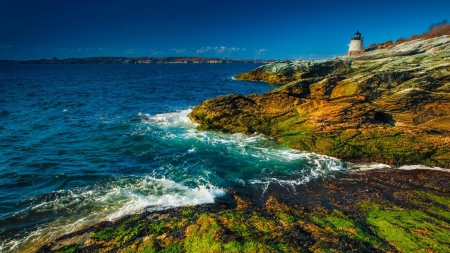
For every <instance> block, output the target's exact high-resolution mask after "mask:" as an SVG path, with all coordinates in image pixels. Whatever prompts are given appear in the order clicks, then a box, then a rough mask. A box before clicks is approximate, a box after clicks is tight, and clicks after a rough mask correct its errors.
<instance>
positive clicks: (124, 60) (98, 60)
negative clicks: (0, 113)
mask: <svg viewBox="0 0 450 253" xmlns="http://www.w3.org/2000/svg"><path fill="white" fill-rule="evenodd" d="M273 61H274V60H255V59H228V58H202V57H189V56H183V57H114V56H105V57H84V58H66V59H59V58H57V57H53V58H51V59H40V60H24V61H18V60H0V63H14V64H152V63H156V64H166V63H169V64H187V63H193V64H198V63H208V64H217V63H235V62H241V63H269V62H273Z"/></svg>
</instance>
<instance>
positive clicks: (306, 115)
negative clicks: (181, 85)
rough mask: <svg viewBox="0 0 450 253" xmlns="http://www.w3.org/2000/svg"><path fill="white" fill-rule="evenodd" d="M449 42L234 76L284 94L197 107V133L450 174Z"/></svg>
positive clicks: (231, 98) (290, 63)
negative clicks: (240, 136)
mask: <svg viewBox="0 0 450 253" xmlns="http://www.w3.org/2000/svg"><path fill="white" fill-rule="evenodd" d="M449 62H450V37H448V36H441V37H436V38H432V39H428V40H421V39H420V40H413V41H408V42H405V43H401V44H396V45H393V46H391V47H387V48H383V49H377V50H372V51H370V52H366V53H364V54H362V55H360V56H357V57H339V58H335V59H327V60H320V61H283V62H273V63H270V64H267V65H264V66H261V67H259V68H257V69H255V70H252V71H249V72H247V73H243V74H240V75H238V76H237V78H238V79H242V80H255V81H265V82H269V83H277V84H282V85H283V86H281V87H279V88H276V89H274V90H271V91H269V92H267V93H265V94H262V95H251V96H241V95H236V94H234V95H229V96H222V97H218V98H215V99H210V100H207V101H205V102H204V103H202V104H201V105H199V106H197V107H196V108H195V109H194V110H193V112H192V113H191V114H190V117H191V119H192V120H193V121H195V122H197V123H199V124H200V128H202V129H206V130H215V131H223V132H232V133H254V132H260V133H264V134H267V135H270V136H272V137H275V138H276V139H278V140H279V141H281V142H283V143H285V144H287V145H288V146H290V147H292V148H296V149H300V150H304V151H312V152H317V153H321V154H326V155H330V156H336V157H339V158H342V159H346V160H348V161H378V162H384V163H388V164H415V163H422V164H427V165H432V166H440V167H446V168H449V167H450V109H449V108H450V92H449V91H450V88H449V87H450V64H449Z"/></svg>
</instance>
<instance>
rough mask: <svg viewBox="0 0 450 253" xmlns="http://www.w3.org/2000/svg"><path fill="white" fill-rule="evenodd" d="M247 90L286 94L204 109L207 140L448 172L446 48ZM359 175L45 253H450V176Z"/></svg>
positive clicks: (426, 45)
mask: <svg viewBox="0 0 450 253" xmlns="http://www.w3.org/2000/svg"><path fill="white" fill-rule="evenodd" d="M237 79H241V80H252V81H263V82H269V83H273V84H276V85H280V86H279V87H276V88H275V89H273V90H271V91H269V92H267V93H265V94H262V95H250V96H242V95H237V94H231V95H227V96H221V97H217V98H213V99H209V100H207V101H205V102H204V103H202V104H201V105H199V106H197V107H196V108H195V109H194V110H193V111H192V113H191V114H190V117H191V119H192V120H193V121H195V122H197V123H199V128H201V129H205V130H214V131H223V132H230V133H254V132H259V133H264V134H266V135H268V136H272V137H274V138H276V139H278V140H279V141H281V142H283V143H285V144H286V145H288V146H290V147H293V148H296V149H299V150H305V151H312V152H317V153H320V154H326V155H331V156H336V157H339V158H342V159H344V160H346V161H350V162H353V161H356V162H370V161H376V162H378V163H381V162H383V163H387V164H394V165H400V164H401V165H403V164H425V165H429V166H439V167H441V168H449V167H450V37H448V36H441V37H436V38H431V39H427V40H412V41H407V42H404V43H401V44H397V45H391V46H389V47H383V48H379V49H375V50H372V51H368V52H365V53H364V54H362V55H360V56H358V57H338V58H335V59H328V60H321V61H283V62H274V63H270V64H267V65H264V66H261V67H259V68H257V69H255V70H252V71H250V72H247V73H243V74H241V75H238V76H237ZM350 167H351V169H349V170H342V171H336V172H334V173H333V174H332V175H330V176H328V177H321V178H316V179H314V180H311V181H309V182H307V183H304V184H289V185H286V184H282V183H276V182H274V183H270V184H268V185H267V187H266V188H261V187H252V186H251V185H247V186H242V188H235V189H230V190H228V193H227V194H226V195H225V196H224V197H222V198H218V199H216V203H215V204H209V205H200V206H188V207H181V208H174V209H167V210H162V211H152V212H150V211H147V212H144V213H142V214H137V215H132V216H128V217H124V218H122V219H120V220H117V221H114V222H102V223H100V224H97V225H95V226H92V227H88V228H85V229H83V230H80V231H78V232H75V233H72V234H68V235H65V236H62V237H60V238H59V239H57V240H55V241H53V242H49V243H46V244H45V245H44V246H42V245H39V246H40V248H39V249H38V250H37V252H66V253H69V252H70V253H72V252H130V253H131V252H450V243H449V242H450V233H448V231H450V215H449V214H450V191H449V189H450V185H449V184H450V173H449V171H450V170H445V169H440V168H435V170H432V169H423V167H421V166H411V167H402V168H403V169H391V168H388V166H382V167H379V168H377V169H374V168H376V166H374V167H371V168H370V169H367V168H358V167H357V166H356V167H355V166H350ZM410 168H413V169H414V170H407V169H410ZM34 250H35V249H34ZM34 250H32V251H34Z"/></svg>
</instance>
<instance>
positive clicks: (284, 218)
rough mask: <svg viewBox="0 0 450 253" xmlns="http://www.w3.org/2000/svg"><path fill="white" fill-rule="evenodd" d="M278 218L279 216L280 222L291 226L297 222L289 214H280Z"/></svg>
mask: <svg viewBox="0 0 450 253" xmlns="http://www.w3.org/2000/svg"><path fill="white" fill-rule="evenodd" d="M277 216H278V218H279V219H280V220H282V221H285V222H287V223H289V224H292V223H294V222H295V217H294V216H292V215H290V214H287V213H279V214H278V215H277Z"/></svg>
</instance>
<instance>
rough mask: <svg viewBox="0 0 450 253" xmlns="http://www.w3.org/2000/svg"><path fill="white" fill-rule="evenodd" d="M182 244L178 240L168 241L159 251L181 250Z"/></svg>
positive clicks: (176, 251) (169, 252)
mask: <svg viewBox="0 0 450 253" xmlns="http://www.w3.org/2000/svg"><path fill="white" fill-rule="evenodd" d="M182 249H183V244H182V243H179V242H175V243H169V244H168V245H167V246H166V247H164V248H163V249H162V250H161V251H160V252H161V253H178V252H182Z"/></svg>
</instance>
